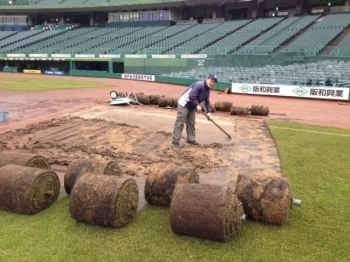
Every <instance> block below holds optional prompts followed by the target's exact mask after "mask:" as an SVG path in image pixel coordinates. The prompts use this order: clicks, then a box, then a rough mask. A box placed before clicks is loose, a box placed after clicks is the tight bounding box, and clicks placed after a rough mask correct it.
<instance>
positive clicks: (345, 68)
mask: <svg viewBox="0 0 350 262" xmlns="http://www.w3.org/2000/svg"><path fill="white" fill-rule="evenodd" d="M208 74H217V75H218V76H219V80H220V81H223V82H234V83H246V84H285V85H313V86H318V85H325V84H326V82H327V80H330V81H331V83H332V85H334V86H335V85H337V84H339V83H349V82H350V61H348V62H344V61H335V60H324V61H318V62H313V63H306V64H292V65H288V66H281V65H267V66H264V67H254V68H247V67H207V68H203V67H197V68H194V69H192V70H190V71H187V72H178V73H171V74H166V75H167V76H172V77H188V78H194V79H203V78H205V77H206V76H207V75H208Z"/></svg>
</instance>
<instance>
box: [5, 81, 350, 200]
mask: <svg viewBox="0 0 350 262" xmlns="http://www.w3.org/2000/svg"><path fill="white" fill-rule="evenodd" d="M1 75H5V74H0V79H1ZM7 76H8V74H7ZM11 76H15V77H35V78H45V77H46V78H47V77H53V78H55V79H57V80H58V81H59V79H60V78H59V77H55V76H31V75H21V74H15V75H14V74H13V75H11ZM70 79H74V80H76V81H79V80H82V79H83V80H84V81H86V80H91V81H94V82H103V83H107V84H109V85H110V86H109V87H107V88H98V89H84V90H63V91H62V90H60V91H44V92H20V93H19V92H10V91H1V90H0V111H1V110H6V111H8V112H9V116H8V117H9V119H8V121H7V122H0V151H1V150H8V151H15V152H27V153H36V154H40V155H42V156H45V157H46V158H48V160H49V162H50V164H51V165H52V169H53V170H55V171H56V172H57V174H58V175H59V177H60V179H61V184H62V185H63V176H64V173H65V171H66V169H67V167H68V165H69V163H70V162H71V161H73V160H74V159H78V158H81V157H90V158H91V159H109V160H116V161H117V162H118V163H119V165H120V167H121V169H122V171H123V173H124V175H125V176H132V177H134V178H135V180H136V181H137V182H138V184H139V189H140V202H139V206H140V207H141V206H142V205H143V204H144V203H145V202H144V199H143V186H144V181H145V177H146V176H147V172H148V170H149V168H150V167H151V166H152V164H155V163H161V164H163V165H167V164H169V163H175V164H177V165H178V166H193V167H196V168H198V169H199V170H200V182H201V183H211V184H228V185H230V186H231V187H232V188H234V186H235V180H236V178H237V175H238V174H239V173H243V174H263V175H272V176H282V173H281V166H280V160H279V155H278V152H277V149H276V146H275V143H274V141H273V138H272V137H271V134H270V131H269V129H268V128H267V126H266V125H265V123H264V119H266V118H264V117H234V116H231V115H229V113H223V112H216V113H214V114H213V116H214V119H215V121H216V122H217V123H218V124H219V125H220V126H221V127H223V128H224V129H225V130H226V131H227V132H228V133H229V134H230V135H231V136H232V140H231V141H230V142H227V141H226V140H225V137H226V135H225V134H224V133H222V132H221V131H220V130H219V129H218V128H217V127H215V126H214V125H213V124H212V123H210V122H208V121H207V120H206V119H205V118H204V116H202V115H200V114H198V115H197V121H196V129H197V141H198V142H199V143H200V144H201V146H200V147H191V146H186V145H185V143H184V142H185V139H186V136H185V135H186V131H185V130H184V132H183V139H182V141H181V142H182V148H181V149H179V150H174V149H172V148H171V147H170V143H171V138H172V128H173V124H174V121H175V117H176V110H175V109H162V108H159V107H157V106H137V107H136V108H133V107H130V106H128V105H126V106H110V105H109V92H110V91H111V90H117V91H121V92H130V91H135V92H144V93H145V94H147V95H151V94H153V95H166V96H167V97H178V96H179V95H180V94H181V93H182V92H183V91H184V89H185V88H186V87H183V86H175V85H166V84H160V83H152V82H138V81H129V80H115V79H99V78H98V79H93V78H78V77H76V78H73V77H72V78H70ZM2 84H4V83H1V85H2ZM211 97H212V101H213V102H215V101H230V102H233V103H234V104H235V105H238V106H250V105H252V104H260V105H264V106H269V107H270V112H271V114H270V116H269V117H267V119H279V120H284V121H293V122H302V123H310V124H321V123H324V125H328V126H339V127H345V128H349V127H350V120H349V119H348V117H343V115H345V116H346V115H347V116H348V115H349V113H350V107H349V106H346V105H343V106H340V105H339V104H338V103H337V102H329V101H310V100H297V99H289V98H283V99H282V98H269V97H252V96H237V95H224V94H222V93H218V92H216V91H212V94H211ZM301 109H303V112H302V113H299V111H300V110H301ZM318 109H319V110H322V112H325V114H327V115H329V116H330V117H329V118H327V117H326V116H325V114H323V115H322V113H320V111H317V110H318ZM315 110H316V112H315ZM338 111H339V112H338ZM338 113H339V114H338ZM327 121H328V122H327ZM64 195H65V192H64V188H63V187H61V194H60V197H62V196H64Z"/></svg>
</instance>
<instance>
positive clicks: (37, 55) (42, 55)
mask: <svg viewBox="0 0 350 262" xmlns="http://www.w3.org/2000/svg"><path fill="white" fill-rule="evenodd" d="M29 57H47V54H29Z"/></svg>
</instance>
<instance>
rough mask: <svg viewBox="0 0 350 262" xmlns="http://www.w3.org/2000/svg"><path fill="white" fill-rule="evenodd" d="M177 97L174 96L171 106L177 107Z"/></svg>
mask: <svg viewBox="0 0 350 262" xmlns="http://www.w3.org/2000/svg"><path fill="white" fill-rule="evenodd" d="M178 100H179V99H178V98H174V103H173V107H174V108H177V101H178Z"/></svg>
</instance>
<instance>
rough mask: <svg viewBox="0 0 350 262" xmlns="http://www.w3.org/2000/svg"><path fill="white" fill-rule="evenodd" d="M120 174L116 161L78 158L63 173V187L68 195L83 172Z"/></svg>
mask: <svg viewBox="0 0 350 262" xmlns="http://www.w3.org/2000/svg"><path fill="white" fill-rule="evenodd" d="M87 173H89V174H96V175H109V176H121V175H122V172H121V170H120V167H119V165H118V163H117V162H116V161H109V160H98V159H88V158H83V159H78V160H74V161H72V162H71V163H70V164H69V166H68V169H67V171H66V173H65V175H64V188H65V190H66V192H67V194H68V195H69V194H70V193H71V191H72V188H73V186H74V184H75V182H76V180H77V179H78V178H79V177H80V176H82V175H84V174H87Z"/></svg>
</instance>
